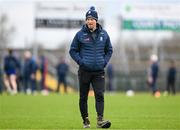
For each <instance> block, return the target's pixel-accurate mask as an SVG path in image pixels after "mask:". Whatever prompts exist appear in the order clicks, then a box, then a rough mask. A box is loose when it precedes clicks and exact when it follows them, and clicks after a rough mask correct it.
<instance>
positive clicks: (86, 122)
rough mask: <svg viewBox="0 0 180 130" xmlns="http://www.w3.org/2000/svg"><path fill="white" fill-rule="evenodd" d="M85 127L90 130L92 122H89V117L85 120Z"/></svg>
mask: <svg viewBox="0 0 180 130" xmlns="http://www.w3.org/2000/svg"><path fill="white" fill-rule="evenodd" d="M83 125H84V126H83V127H84V128H90V121H89V119H88V117H86V118H85V119H84V121H83Z"/></svg>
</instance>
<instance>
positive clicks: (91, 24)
mask: <svg viewBox="0 0 180 130" xmlns="http://www.w3.org/2000/svg"><path fill="white" fill-rule="evenodd" d="M96 23H97V22H96V20H95V19H93V18H87V19H86V24H87V26H88V28H89V29H90V30H92V31H94V29H96Z"/></svg>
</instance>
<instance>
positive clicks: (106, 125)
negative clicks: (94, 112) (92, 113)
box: [97, 117, 111, 128]
mask: <svg viewBox="0 0 180 130" xmlns="http://www.w3.org/2000/svg"><path fill="white" fill-rule="evenodd" d="M110 127H111V122H110V121H108V120H103V118H102V117H98V118H97V128H110Z"/></svg>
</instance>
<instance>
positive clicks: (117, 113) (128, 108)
mask: <svg viewBox="0 0 180 130" xmlns="http://www.w3.org/2000/svg"><path fill="white" fill-rule="evenodd" d="M78 100H79V97H78V94H69V95H56V94H50V95H49V96H42V95H40V94H39V95H36V96H27V95H23V94H20V95H16V96H8V95H6V94H3V95H0V129H83V128H82V121H81V118H80V112H79V107H78ZM88 102H89V118H90V121H91V128H90V129H96V111H95V105H94V97H89V101H88ZM105 118H106V119H109V120H111V122H112V127H111V129H163V130H164V129H171V130H172V129H180V94H178V95H176V96H167V97H163V96H161V97H160V98H154V97H153V96H152V95H150V94H148V93H138V94H136V95H135V96H134V97H127V96H126V95H125V94H122V93H118V94H113V95H109V94H106V95H105Z"/></svg>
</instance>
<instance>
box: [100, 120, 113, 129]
mask: <svg viewBox="0 0 180 130" xmlns="http://www.w3.org/2000/svg"><path fill="white" fill-rule="evenodd" d="M110 127H111V122H110V121H107V122H106V123H105V124H104V125H102V126H97V128H110Z"/></svg>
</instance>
